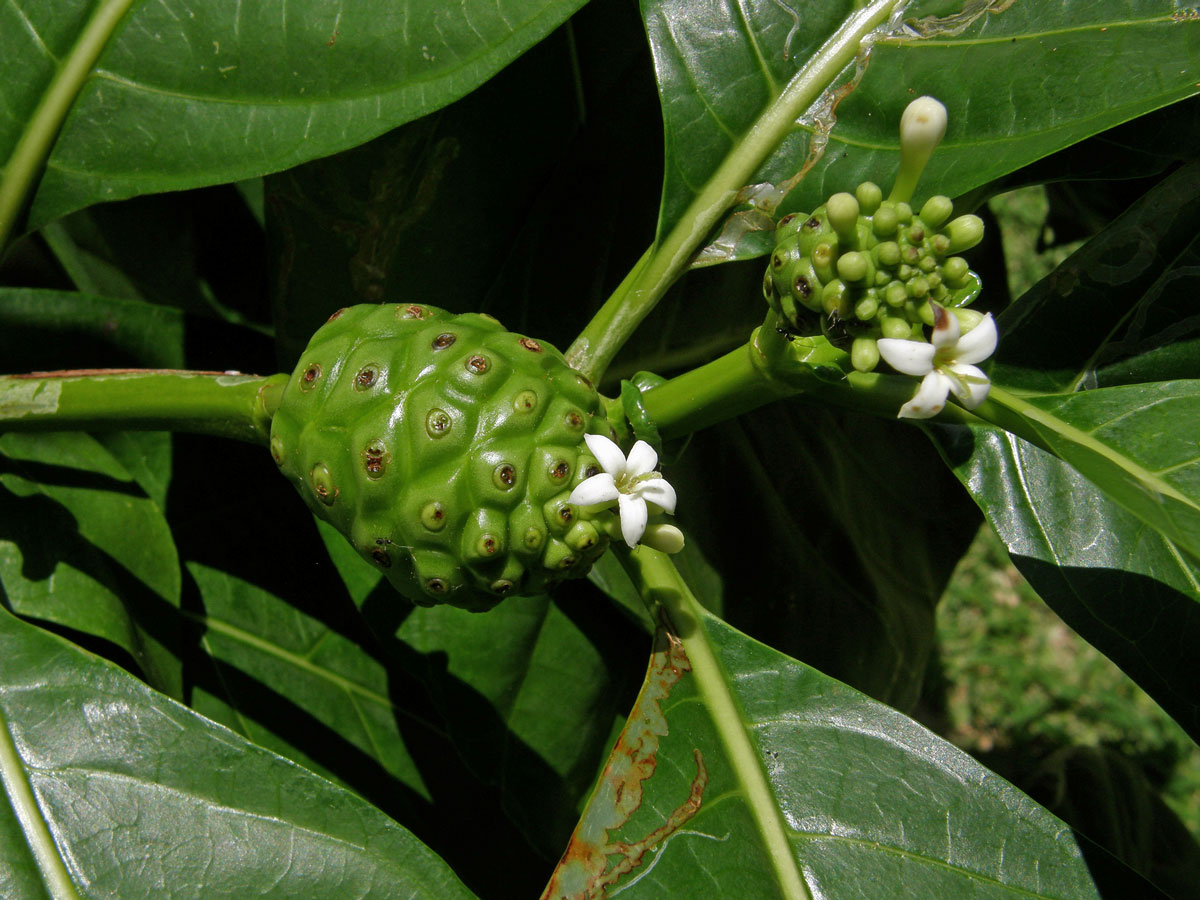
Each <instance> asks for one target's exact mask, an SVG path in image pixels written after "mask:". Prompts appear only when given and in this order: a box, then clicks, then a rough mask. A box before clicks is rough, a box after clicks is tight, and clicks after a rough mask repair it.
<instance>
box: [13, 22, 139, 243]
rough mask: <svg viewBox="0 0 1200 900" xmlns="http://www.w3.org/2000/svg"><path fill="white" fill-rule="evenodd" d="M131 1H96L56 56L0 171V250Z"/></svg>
mask: <svg viewBox="0 0 1200 900" xmlns="http://www.w3.org/2000/svg"><path fill="white" fill-rule="evenodd" d="M132 2H133V0H103V2H101V3H100V5H99V6H98V7H96V11H95V12H93V13H92V17H91V18H90V19H89V20H88V22H87V24H86V25H85V26H84V28H83V31H82V32H80V35H79V38H78V40H76V41H75V45H74V46H73V47H72V48H71V51H70V52H69V53H68V54H67V56H66V58H64V59H62V60H61V61H59V64H58V71H57V72H56V73H55V74H54V77H53V78H52V79H51V80H50V84H49V86H48V87H47V88H46V92H45V93H44V94H43V95H42V99H41V102H40V103H38V105H37V108H36V109H35V110H34V112H33V115H32V116H31V117H30V119H29V122H28V123H27V124H26V126H25V130H24V131H23V132H22V133H21V137H20V139H19V140H18V141H17V143H16V146H15V147H13V151H12V155H11V156H9V158H8V163H7V164H6V165H5V166H4V172H3V175H0V256H2V255H3V252H4V250H5V249H6V248H7V246H8V241H9V239H10V238H11V236H12V231H13V227H14V226H15V225H16V221H17V217H18V216H19V215H20V214H21V210H22V209H23V207H24V205H25V199H26V197H28V195H29V192H30V190H31V189H32V187H33V184H34V182H35V181H36V180H37V176H38V172H39V171H40V170H41V168H42V166H43V165H44V164H45V162H46V158H47V157H48V156H49V155H50V148H51V147H52V146H53V145H54V140H55V138H57V137H58V131H59V128H61V127H62V123H63V120H64V119H66V117H67V113H68V112H69V111H70V109H71V106H72V105H73V104H74V103H75V98H76V97H77V96H78V95H79V91H80V89H81V88H82V87H83V83H84V81H85V80H87V77H88V76H89V75H90V74H91V71H92V67H93V66H94V65H95V64H96V60H97V59H99V58H100V53H101V52H102V51H103V50H104V48H105V46H106V45H107V44H108V39H109V38H110V37H112V33H113V31H114V30H115V29H116V27H117V23H118V22H120V21H121V18H122V17H123V16H124V15H125V13H126V12H127V11H128V9H129V7H130V5H131V4H132Z"/></svg>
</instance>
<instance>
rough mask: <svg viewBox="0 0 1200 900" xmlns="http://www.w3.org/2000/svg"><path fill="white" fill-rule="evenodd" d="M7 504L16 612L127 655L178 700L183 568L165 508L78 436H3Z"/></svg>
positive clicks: (1, 530) (2, 531)
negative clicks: (178, 616)
mask: <svg viewBox="0 0 1200 900" xmlns="http://www.w3.org/2000/svg"><path fill="white" fill-rule="evenodd" d="M0 498H2V502H0V587H2V588H3V593H4V595H6V596H7V603H8V606H9V608H10V609H12V610H13V611H14V612H17V613H19V614H21V615H23V616H28V617H31V618H36V619H41V620H44V621H47V622H54V623H56V624H58V625H61V626H64V627H66V628H69V629H72V630H73V631H75V632H78V633H79V634H80V635H85V636H90V637H91V638H95V639H99V640H100V641H101V642H102V645H103V644H108V645H112V646H114V647H116V648H119V649H120V650H121V651H123V652H124V653H126V654H128V658H127V660H126V661H127V662H128V663H132V664H133V667H134V668H136V669H137V670H138V671H140V672H141V673H142V674H143V675H145V677H146V678H147V680H148V681H149V682H150V683H151V684H153V685H154V686H155V687H157V688H159V689H160V690H162V691H165V692H167V693H170V694H173V695H176V696H178V695H179V694H180V690H181V682H180V663H179V659H178V655H177V654H178V632H177V626H178V622H177V621H176V618H175V608H176V607H177V606H178V604H179V590H180V576H179V559H178V556H177V555H176V552H175V544H174V542H173V540H172V538H171V532H170V529H169V528H168V527H167V522H166V519H165V517H164V516H163V510H162V507H161V506H160V505H159V504H158V503H157V502H155V501H154V500H152V499H150V498H149V497H146V496H144V495H143V493H142V491H141V490H140V489H139V487H138V486H137V484H136V483H135V482H134V478H133V476H132V475H131V474H130V473H129V471H128V470H127V469H126V468H125V467H124V466H123V465H121V463H120V462H119V461H118V460H117V458H116V457H115V456H113V454H111V453H109V452H108V451H107V450H106V449H105V448H104V447H103V446H102V445H101V444H100V443H99V442H97V441H96V440H94V439H93V438H91V437H89V436H88V435H86V434H75V433H70V432H61V433H59V432H55V433H48V434H6V435H3V436H0ZM97 649H98V650H100V651H101V652H107V651H106V650H105V648H104V647H103V646H99V647H97Z"/></svg>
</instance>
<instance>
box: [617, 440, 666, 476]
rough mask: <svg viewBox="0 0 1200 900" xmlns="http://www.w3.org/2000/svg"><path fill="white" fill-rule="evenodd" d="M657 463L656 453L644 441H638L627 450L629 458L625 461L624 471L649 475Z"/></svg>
mask: <svg viewBox="0 0 1200 900" xmlns="http://www.w3.org/2000/svg"><path fill="white" fill-rule="evenodd" d="M657 465H658V454H657V453H655V452H654V448H653V447H651V446H650V445H649V444H647V443H646V442H645V441H638V442H637V443H636V444H634V445H633V449H632V450H630V451H629V460H628V461H627V462H626V463H625V471H626V472H628V473H629V474H630V475H633V476H635V477H636V476H638V475H649V474H650V473H651V472H653V471H654V467H655V466H657Z"/></svg>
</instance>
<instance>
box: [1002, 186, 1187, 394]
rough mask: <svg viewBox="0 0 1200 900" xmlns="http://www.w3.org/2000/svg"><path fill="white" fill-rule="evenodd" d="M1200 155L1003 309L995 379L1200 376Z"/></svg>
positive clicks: (1034, 385) (1039, 385)
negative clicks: (1199, 297) (1199, 308)
mask: <svg viewBox="0 0 1200 900" xmlns="http://www.w3.org/2000/svg"><path fill="white" fill-rule="evenodd" d="M1198 234H1200V164H1196V163H1193V164H1191V165H1188V166H1185V167H1183V168H1181V169H1179V170H1178V171H1176V172H1175V173H1173V174H1172V175H1171V176H1169V177H1168V178H1166V179H1164V180H1163V181H1162V182H1161V183H1160V184H1159V185H1157V186H1156V187H1155V188H1154V189H1153V190H1151V191H1149V192H1148V193H1147V194H1146V195H1145V196H1144V197H1143V198H1142V199H1141V200H1139V201H1138V202H1137V203H1135V204H1134V205H1133V206H1132V207H1130V209H1129V210H1127V211H1126V212H1125V213H1124V214H1122V215H1121V216H1120V217H1118V218H1117V219H1116V220H1115V221H1114V222H1113V223H1112V224H1111V225H1110V226H1109V227H1108V228H1106V229H1104V231H1102V232H1101V233H1100V234H1098V235H1096V237H1094V238H1092V239H1091V240H1090V241H1088V243H1087V244H1085V245H1084V246H1083V247H1082V248H1081V249H1080V250H1078V251H1077V252H1076V253H1074V254H1072V255H1071V257H1070V258H1068V259H1067V260H1066V261H1065V262H1064V263H1063V264H1062V265H1061V266H1059V267H1058V268H1057V269H1056V270H1055V271H1054V272H1052V273H1051V274H1050V275H1049V276H1048V277H1047V278H1045V279H1044V280H1043V281H1041V282H1040V283H1038V284H1037V285H1035V286H1034V287H1033V288H1031V289H1030V291H1029V292H1028V293H1027V294H1026V295H1025V296H1023V297H1022V298H1021V299H1020V301H1019V302H1018V303H1016V304H1014V305H1013V307H1012V308H1011V309H1009V310H1007V311H1006V312H1005V313H1004V315H1002V316H1001V317H1000V318H999V321H998V327H999V329H1000V334H1001V340H1000V345H999V348H998V349H997V353H996V359H995V362H994V363H993V367H992V370H991V375H992V379H993V381H995V382H996V383H997V384H1002V385H1004V386H1005V387H1011V388H1013V389H1014V390H1020V391H1039V392H1049V393H1065V392H1069V391H1074V390H1080V389H1086V388H1093V387H1107V386H1112V385H1122V384H1136V383H1138V382H1143V381H1167V380H1171V379H1176V378H1197V377H1200V323H1198V322H1197V321H1196V317H1195V315H1194V308H1195V297H1196V293H1197V291H1200V238H1198V237H1197V235H1198Z"/></svg>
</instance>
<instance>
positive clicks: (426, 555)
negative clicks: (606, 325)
mask: <svg viewBox="0 0 1200 900" xmlns="http://www.w3.org/2000/svg"><path fill="white" fill-rule="evenodd" d="M591 432H603V433H607V432H608V425H607V422H606V420H605V419H604V417H603V414H602V412H601V407H600V400H599V396H598V395H597V393H596V391H595V389H594V388H593V387H592V385H591V384H590V383H588V381H587V380H586V379H585V378H584V377H583V376H582V375H580V374H579V373H577V372H576V371H575V370H573V369H572V368H570V366H568V365H567V363H566V361H565V360H564V359H563V357H562V354H561V353H559V352H558V351H557V350H555V349H554V348H553V347H551V346H550V345H549V344H546V343H544V342H541V341H537V340H534V339H533V338H530V337H525V336H523V335H519V334H513V333H511V332H508V331H505V330H504V328H503V327H502V326H501V325H500V323H499V322H497V321H496V320H495V319H493V318H491V317H489V316H484V315H476V314H471V313H468V314H463V315H452V314H450V313H448V312H445V311H444V310H440V309H435V308H434V307H431V306H416V305H408V306H405V305H401V306H394V305H383V306H374V305H363V306H354V307H350V308H349V309H344V310H340V311H339V312H337V313H335V314H334V316H333V318H332V319H330V321H329V322H328V323H326V324H325V325H324V326H323V327H322V328H321V329H320V330H319V331H317V333H316V334H315V335H314V336H313V338H312V341H311V342H310V343H309V345H308V347H307V348H306V349H305V351H304V354H303V355H302V357H301V359H300V363H299V365H298V366H297V367H296V370H295V372H293V373H292V376H291V380H290V381H289V383H288V385H287V387H286V388H285V390H284V394H283V398H282V401H281V405H280V407H279V410H278V411H277V412H276V414H275V416H274V419H273V421H272V425H271V453H272V455H273V456H274V458H275V461H276V462H277V463H278V465H279V467H280V469H281V470H282V471H283V473H284V474H285V475H286V476H287V477H288V478H289V479H290V480H291V481H292V483H293V484H294V485H295V487H296V489H297V490H298V491H299V492H300V495H301V496H302V497H303V498H304V500H305V501H306V502H307V504H308V506H309V508H310V509H311V510H312V511H313V512H314V513H316V515H317V516H319V517H320V518H322V519H325V520H326V521H328V522H330V523H331V524H333V525H334V526H336V527H337V528H338V530H339V531H341V532H342V533H343V534H344V535H345V536H346V537H347V538H348V539H349V540H350V542H351V543H352V544H353V545H354V547H355V549H356V550H358V552H359V553H360V554H361V555H362V556H363V558H364V559H366V560H367V561H368V562H369V563H370V564H371V565H372V566H374V567H375V568H376V569H377V570H378V571H379V572H380V573H381V574H383V575H384V576H386V577H387V579H388V580H389V581H391V583H392V584H393V585H394V586H395V587H396V588H397V589H398V590H399V591H400V592H401V593H402V594H404V595H405V596H407V597H408V598H409V599H411V600H413V601H414V602H416V603H419V604H422V605H430V604H435V603H449V604H452V605H454V606H460V607H465V608H467V609H472V610H484V609H488V608H490V607H492V606H494V605H495V604H496V603H498V602H499V601H500V600H501V599H502V598H504V597H506V596H511V595H517V594H523V593H532V592H537V591H541V590H545V589H546V588H547V587H549V586H550V585H552V584H554V583H555V582H557V581H559V580H561V579H564V578H571V577H578V576H581V575H584V574H586V573H587V571H588V569H589V568H591V565H592V562H593V561H594V560H595V559H596V558H597V557H598V556H599V555H600V554H601V553H602V552H603V551H604V549H605V547H606V546H607V545H608V542H609V540H610V530H611V528H610V526H612V525H614V524H615V520H614V522H612V523H610V522H608V521H607V520H609V519H612V518H613V517H612V516H611V515H610V514H609V513H607V512H600V513H598V514H596V515H593V514H592V513H591V512H590V511H589V510H584V509H580V508H577V507H576V506H574V505H572V504H571V503H570V502H569V501H570V497H571V493H572V491H573V490H575V489H576V488H578V487H579V486H580V485H581V484H583V483H584V482H586V481H588V480H589V479H592V478H593V477H595V476H597V475H599V474H601V472H602V466H601V463H600V461H598V460H597V458H596V456H595V454H593V453H592V451H591V450H589V448H588V445H587V443H586V441H585V437H586V436H587V435H588V434H589V433H591Z"/></svg>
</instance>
